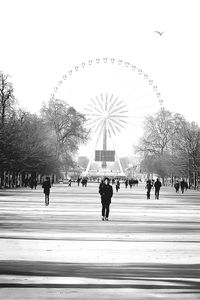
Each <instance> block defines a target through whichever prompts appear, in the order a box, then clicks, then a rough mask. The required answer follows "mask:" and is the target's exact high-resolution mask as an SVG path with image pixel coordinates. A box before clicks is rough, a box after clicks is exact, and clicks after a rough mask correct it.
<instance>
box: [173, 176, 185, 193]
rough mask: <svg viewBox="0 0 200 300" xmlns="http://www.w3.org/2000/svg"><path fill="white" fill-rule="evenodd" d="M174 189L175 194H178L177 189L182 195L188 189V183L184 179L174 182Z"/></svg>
mask: <svg viewBox="0 0 200 300" xmlns="http://www.w3.org/2000/svg"><path fill="white" fill-rule="evenodd" d="M174 188H175V190H176V193H179V189H181V192H182V194H183V193H184V191H185V190H186V191H187V189H188V183H187V181H185V180H184V179H182V180H181V181H180V182H179V180H176V182H175V184H174Z"/></svg>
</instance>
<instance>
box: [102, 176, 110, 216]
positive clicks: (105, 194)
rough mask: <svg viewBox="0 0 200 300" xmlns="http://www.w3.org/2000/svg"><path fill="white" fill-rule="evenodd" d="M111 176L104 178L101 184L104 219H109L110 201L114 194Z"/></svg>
mask: <svg viewBox="0 0 200 300" xmlns="http://www.w3.org/2000/svg"><path fill="white" fill-rule="evenodd" d="M109 183H110V180H109V178H107V177H106V178H104V180H103V181H102V182H101V183H100V185H99V194H100V195H101V204H102V221H104V220H106V221H108V217H109V212H110V203H111V198H112V196H113V188H112V186H111V185H110V184H109Z"/></svg>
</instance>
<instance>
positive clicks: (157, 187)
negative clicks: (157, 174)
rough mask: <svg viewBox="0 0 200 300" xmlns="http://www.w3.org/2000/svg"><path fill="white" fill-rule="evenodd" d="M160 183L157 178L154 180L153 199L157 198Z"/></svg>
mask: <svg viewBox="0 0 200 300" xmlns="http://www.w3.org/2000/svg"><path fill="white" fill-rule="evenodd" d="M161 186H162V184H161V182H160V180H159V179H158V178H157V179H156V182H155V183H154V187H155V199H157V200H158V199H159V193H160V188H161Z"/></svg>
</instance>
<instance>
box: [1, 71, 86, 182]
mask: <svg viewBox="0 0 200 300" xmlns="http://www.w3.org/2000/svg"><path fill="white" fill-rule="evenodd" d="M27 101H28V95H27ZM84 123H85V117H84V116H83V115H82V114H80V113H79V112H77V111H76V110H75V109H74V108H73V107H71V106H69V105H68V104H67V103H66V102H64V101H61V100H55V99H51V100H50V101H49V102H48V104H47V105H46V104H43V106H42V107H41V111H40V114H33V113H30V112H27V111H24V110H23V109H21V108H19V106H18V105H17V101H16V99H15V96H14V90H13V85H12V83H11V82H10V78H9V76H8V75H6V74H3V73H0V186H1V187H16V186H20V185H23V184H24V182H26V181H27V179H30V177H31V178H36V177H37V176H38V174H41V175H49V174H57V175H59V172H60V170H61V169H62V170H63V169H65V168H69V166H73V163H74V160H73V156H74V153H75V152H76V151H77V149H78V146H79V145H80V144H81V143H84V142H86V140H87V137H88V131H87V130H86V129H85V127H84Z"/></svg>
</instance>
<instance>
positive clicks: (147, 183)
mask: <svg viewBox="0 0 200 300" xmlns="http://www.w3.org/2000/svg"><path fill="white" fill-rule="evenodd" d="M145 188H146V189H147V199H150V196H151V188H152V184H151V180H150V179H148V180H147V182H146V186H145Z"/></svg>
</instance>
